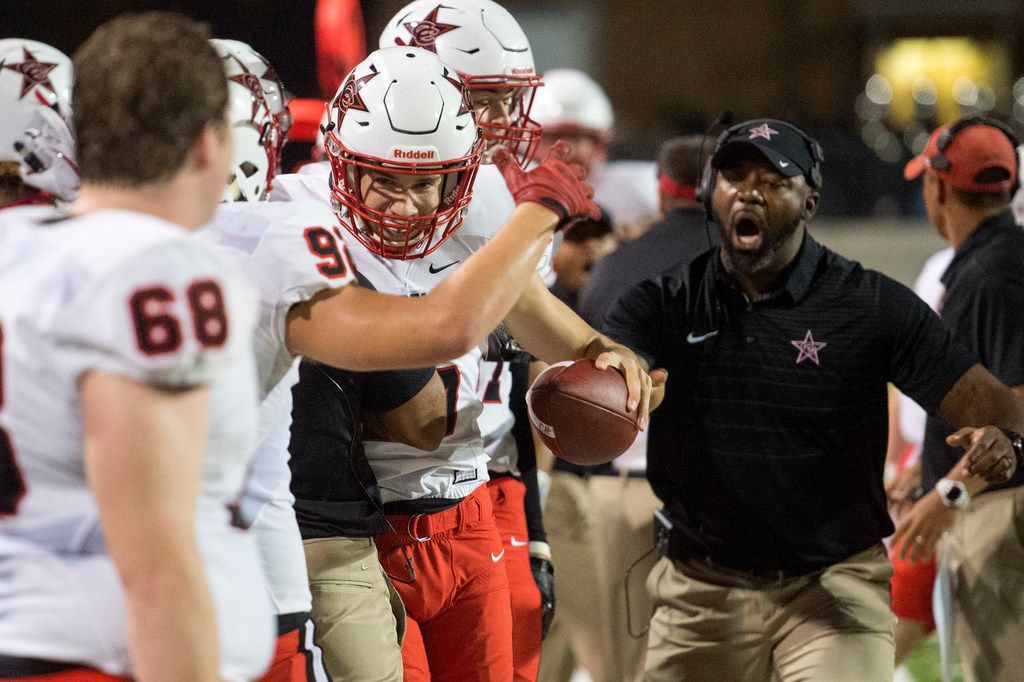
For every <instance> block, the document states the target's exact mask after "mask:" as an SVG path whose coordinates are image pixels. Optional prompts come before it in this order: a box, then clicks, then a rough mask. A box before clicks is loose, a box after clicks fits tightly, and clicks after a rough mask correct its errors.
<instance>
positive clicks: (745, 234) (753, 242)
mask: <svg viewBox="0 0 1024 682" xmlns="http://www.w3.org/2000/svg"><path fill="white" fill-rule="evenodd" d="M764 222H765V221H764V217H763V216H762V215H760V214H759V213H755V212H753V211H747V210H742V211H737V212H736V213H735V214H733V216H732V219H731V220H730V222H729V227H730V228H731V229H730V231H731V233H732V234H731V237H732V245H733V248H736V249H740V250H744V251H757V250H758V249H760V248H761V246H762V245H763V244H764Z"/></svg>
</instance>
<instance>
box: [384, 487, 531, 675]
mask: <svg viewBox="0 0 1024 682" xmlns="http://www.w3.org/2000/svg"><path fill="white" fill-rule="evenodd" d="M388 519H389V520H390V521H391V523H392V525H393V526H394V528H395V530H396V531H397V532H396V533H386V534H384V535H381V536H379V537H378V538H377V539H376V540H377V547H378V554H379V556H380V563H381V565H382V566H383V567H384V571H385V572H386V573H387V574H388V577H389V578H390V579H391V581H392V583H393V584H394V586H395V589H396V590H397V591H398V594H399V595H400V596H401V597H402V602H403V603H404V604H405V610H406V613H407V614H408V619H407V622H406V625H407V628H406V631H405V640H404V641H403V642H402V665H403V667H404V668H405V674H404V677H405V680H409V681H415V682H419V681H420V680H423V681H426V680H434V681H435V682H446V681H447V680H452V682H463V681H465V682H508V681H509V680H510V679H512V611H511V608H510V606H509V604H510V601H509V590H508V577H507V575H506V573H505V566H504V562H505V553H506V552H505V550H504V549H503V548H502V546H501V538H500V537H499V535H498V529H497V527H496V526H495V525H494V516H493V514H492V512H491V498H490V495H488V493H487V490H486V488H485V486H480V487H479V488H477V489H476V490H475V491H473V493H472V494H471V495H469V497H467V498H466V499H464V500H462V502H460V503H459V504H458V505H457V506H455V507H453V508H451V509H446V510H445V511H442V512H437V513H435V514H417V515H415V516H389V517H388ZM406 557H408V558H409V559H411V560H412V567H413V571H414V572H415V579H413V577H412V575H411V574H410V572H409V570H408V568H407V564H406Z"/></svg>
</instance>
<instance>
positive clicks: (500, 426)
mask: <svg viewBox="0 0 1024 682" xmlns="http://www.w3.org/2000/svg"><path fill="white" fill-rule="evenodd" d="M390 45H414V46H417V47H422V48H424V49H427V50H430V51H432V52H434V53H436V54H437V56H438V57H440V59H441V61H443V62H444V63H445V64H447V65H448V66H450V67H452V68H453V69H455V70H456V71H457V72H458V74H459V75H460V76H461V77H462V79H463V80H464V81H465V82H466V84H467V89H468V90H469V98H470V102H472V104H473V110H474V113H475V114H476V118H477V123H478V124H479V126H480V130H481V131H482V133H483V136H484V140H485V141H486V144H487V146H488V149H492V150H493V149H495V148H496V147H497V146H504V147H506V148H508V149H509V150H510V151H511V152H513V154H515V156H516V158H517V159H518V160H519V161H520V162H521V163H522V164H523V165H526V164H528V163H529V162H530V160H531V159H532V158H533V155H534V153H535V152H536V149H537V144H538V142H539V141H540V134H541V128H540V126H539V125H538V124H537V123H536V122H535V121H533V119H531V118H530V110H531V108H532V106H533V101H534V95H535V94H536V92H537V88H539V87H540V86H542V85H543V81H542V78H541V76H540V75H539V74H537V73H536V70H535V67H534V61H533V51H532V50H531V48H530V42H529V40H528V39H527V37H526V34H525V33H524V32H523V30H522V28H521V27H520V26H519V23H518V22H517V21H516V20H515V18H514V17H513V16H512V15H511V14H510V13H509V12H508V10H506V9H505V8H504V7H502V6H501V5H498V4H497V3H495V2H492V1H491V0H447V1H446V2H444V3H441V2H438V0H416V1H415V2H412V3H410V4H408V5H406V6H405V7H403V8H402V9H400V10H398V12H396V13H395V15H394V16H393V17H392V18H391V21H389V22H388V24H387V26H386V28H385V29H384V31H383V33H382V34H381V36H380V46H381V47H388V46H390ZM485 158H486V155H485ZM550 262H551V259H550V256H548V257H546V258H545V260H544V261H543V262H542V264H541V267H539V268H538V270H540V271H541V272H542V276H545V278H546V279H547V278H548V277H549V274H548V270H549V269H550ZM491 345H492V350H495V351H497V350H498V348H496V347H494V345H495V344H491ZM501 345H502V344H498V347H500V346H501ZM494 355H495V357H494V358H493V359H491V360H483V361H482V364H481V367H480V373H479V375H478V381H477V383H476V385H475V386H470V387H469V388H471V389H472V390H476V391H477V394H478V396H477V397H478V398H479V399H480V402H481V404H482V411H481V413H480V417H479V419H478V423H479V427H480V435H481V437H482V438H483V441H484V447H485V449H486V451H487V455H488V457H489V458H490V461H489V463H488V478H489V480H488V483H487V485H488V490H489V492H490V494H491V503H492V505H493V511H494V518H495V521H496V523H497V525H498V531H499V533H500V534H501V541H502V546H503V547H504V550H505V557H504V564H505V569H506V572H507V574H508V580H509V589H510V592H511V603H512V626H513V627H512V632H513V657H514V674H515V676H514V679H516V680H519V681H525V680H536V678H537V669H538V666H539V664H540V643H541V639H542V633H543V632H546V629H547V628H546V625H547V624H548V623H550V621H551V618H552V616H553V615H554V583H553V577H552V576H553V568H552V565H551V550H550V548H549V547H548V544H547V537H546V535H545V534H544V524H543V520H542V518H541V510H540V496H539V493H538V491H537V469H536V459H535V458H534V457H532V454H533V447H532V442H531V441H532V439H530V438H526V439H524V438H520V439H519V446H520V447H523V448H524V452H523V455H524V457H523V459H522V461H520V458H519V451H518V447H517V442H516V439H515V438H514V437H513V433H512V432H513V427H514V425H515V417H514V416H513V414H512V411H511V409H510V405H509V396H510V392H511V389H512V382H513V374H512V365H511V364H510V363H509V362H508V361H509V360H512V359H513V358H514V356H515V355H516V353H515V352H514V351H513V352H511V353H506V354H505V356H504V357H503V356H502V355H501V354H500V353H498V352H495V353H494ZM519 355H520V356H524V357H521V358H519V360H518V362H521V363H525V362H526V359H525V354H522V353H519ZM517 369H524V367H518V366H517ZM516 378H517V379H519V380H521V381H526V374H525V372H517V374H516ZM517 395H518V393H517ZM524 395H525V393H524ZM518 407H522V408H525V405H520V406H518ZM523 411H524V412H525V409H524V410H523ZM528 529H529V530H528ZM542 626H543V627H542Z"/></svg>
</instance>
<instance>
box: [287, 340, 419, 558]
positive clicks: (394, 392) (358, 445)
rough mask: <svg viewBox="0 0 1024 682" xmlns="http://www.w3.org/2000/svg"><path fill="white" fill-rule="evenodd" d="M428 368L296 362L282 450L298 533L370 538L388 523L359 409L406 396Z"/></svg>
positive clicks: (384, 407)
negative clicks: (368, 368)
mask: <svg viewBox="0 0 1024 682" xmlns="http://www.w3.org/2000/svg"><path fill="white" fill-rule="evenodd" d="M434 371H435V370H434V368H433V367H428V368H425V369H417V370H406V371H393V372H348V371H345V370H341V369H335V368H333V367H328V366H326V365H321V364H318V363H315V362H311V361H308V360H303V361H302V363H301V364H300V365H299V381H298V383H296V384H295V386H294V387H293V388H292V400H293V403H294V404H293V406H292V427H291V431H292V433H291V443H290V444H289V446H288V451H289V453H290V454H291V460H290V462H289V466H290V467H291V472H292V483H291V490H292V494H293V495H294V496H295V517H296V518H297V519H298V522H299V530H300V531H301V533H302V537H303V538H319V537H337V536H340V537H372V536H374V535H379V534H381V533H383V532H385V531H386V530H387V529H388V526H387V521H386V520H385V519H384V515H383V514H382V513H381V511H380V509H381V499H380V489H379V488H378V487H377V479H376V477H375V476H374V475H373V471H372V470H371V469H370V464H369V462H367V460H366V454H365V453H364V452H363V441H362V438H361V437H360V434H359V433H358V430H359V429H360V426H359V425H360V423H361V418H360V416H361V414H362V412H363V411H366V412H388V411H390V410H393V409H395V408H397V407H399V406H401V405H403V404H404V403H406V402H408V401H409V400H410V399H411V398H412V397H414V396H415V395H416V394H417V393H419V392H420V391H421V390H422V389H423V387H424V386H426V385H427V382H429V381H430V379H431V378H432V377H433V376H434Z"/></svg>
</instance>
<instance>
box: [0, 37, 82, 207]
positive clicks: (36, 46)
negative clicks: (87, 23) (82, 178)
mask: <svg viewBox="0 0 1024 682" xmlns="http://www.w3.org/2000/svg"><path fill="white" fill-rule="evenodd" d="M0 65H3V68H0V111H2V112H3V116H2V117H0V209H4V208H10V207H13V206H26V205H33V204H48V203H52V202H53V200H54V199H60V200H61V201H71V200H72V199H74V198H75V194H76V193H77V192H78V169H77V167H76V165H75V162H74V146H75V138H74V134H73V132H72V129H71V83H72V80H73V76H72V72H73V69H72V66H71V60H70V59H68V57H67V55H65V54H64V53H63V52H61V51H60V50H58V49H56V48H53V47H50V46H49V45H46V44H45V43H40V42H37V41H35V40H25V39H24V38H6V39H4V40H0Z"/></svg>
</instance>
